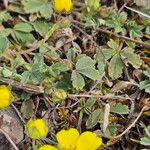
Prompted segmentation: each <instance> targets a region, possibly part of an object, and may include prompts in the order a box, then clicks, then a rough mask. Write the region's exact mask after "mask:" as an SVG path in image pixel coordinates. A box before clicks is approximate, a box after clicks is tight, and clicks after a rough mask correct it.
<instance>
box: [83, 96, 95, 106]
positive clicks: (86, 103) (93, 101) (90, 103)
mask: <svg viewBox="0 0 150 150" xmlns="http://www.w3.org/2000/svg"><path fill="white" fill-rule="evenodd" d="M95 102H96V99H93V98H89V99H87V100H86V102H85V104H84V107H85V108H86V109H90V108H91V107H92V106H93V105H94V104H95Z"/></svg>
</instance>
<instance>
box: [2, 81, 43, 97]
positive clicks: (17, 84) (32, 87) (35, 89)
mask: <svg viewBox="0 0 150 150" xmlns="http://www.w3.org/2000/svg"><path fill="white" fill-rule="evenodd" d="M0 82H3V83H6V84H9V85H11V86H14V87H16V88H18V89H22V90H25V91H27V92H29V93H32V94H43V93H44V87H42V86H35V85H30V84H24V83H20V82H17V81H14V80H11V79H2V78H1V79H0Z"/></svg>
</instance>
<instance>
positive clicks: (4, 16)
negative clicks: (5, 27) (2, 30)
mask: <svg viewBox="0 0 150 150" xmlns="http://www.w3.org/2000/svg"><path fill="white" fill-rule="evenodd" d="M9 19H12V17H11V16H10V14H9V13H8V12H7V11H2V10H1V12H0V23H2V22H4V21H5V22H6V21H8V20H9Z"/></svg>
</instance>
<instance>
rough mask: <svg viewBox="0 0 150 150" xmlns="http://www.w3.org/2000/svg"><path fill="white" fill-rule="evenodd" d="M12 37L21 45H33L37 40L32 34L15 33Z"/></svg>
mask: <svg viewBox="0 0 150 150" xmlns="http://www.w3.org/2000/svg"><path fill="white" fill-rule="evenodd" d="M11 35H12V37H13V39H14V40H15V41H16V42H17V43H21V44H29V43H33V42H34V40H35V38H34V36H33V35H32V34H31V33H25V32H20V31H13V32H12V33H11Z"/></svg>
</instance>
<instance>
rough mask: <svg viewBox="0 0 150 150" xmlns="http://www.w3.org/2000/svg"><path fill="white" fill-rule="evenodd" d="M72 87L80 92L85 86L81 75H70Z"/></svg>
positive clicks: (75, 73) (74, 73)
mask: <svg viewBox="0 0 150 150" xmlns="http://www.w3.org/2000/svg"><path fill="white" fill-rule="evenodd" d="M71 80H72V85H73V87H74V88H75V89H77V90H82V89H83V87H84V86H85V81H84V78H83V77H82V75H81V74H80V73H78V72H76V71H73V72H72V75H71Z"/></svg>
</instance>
